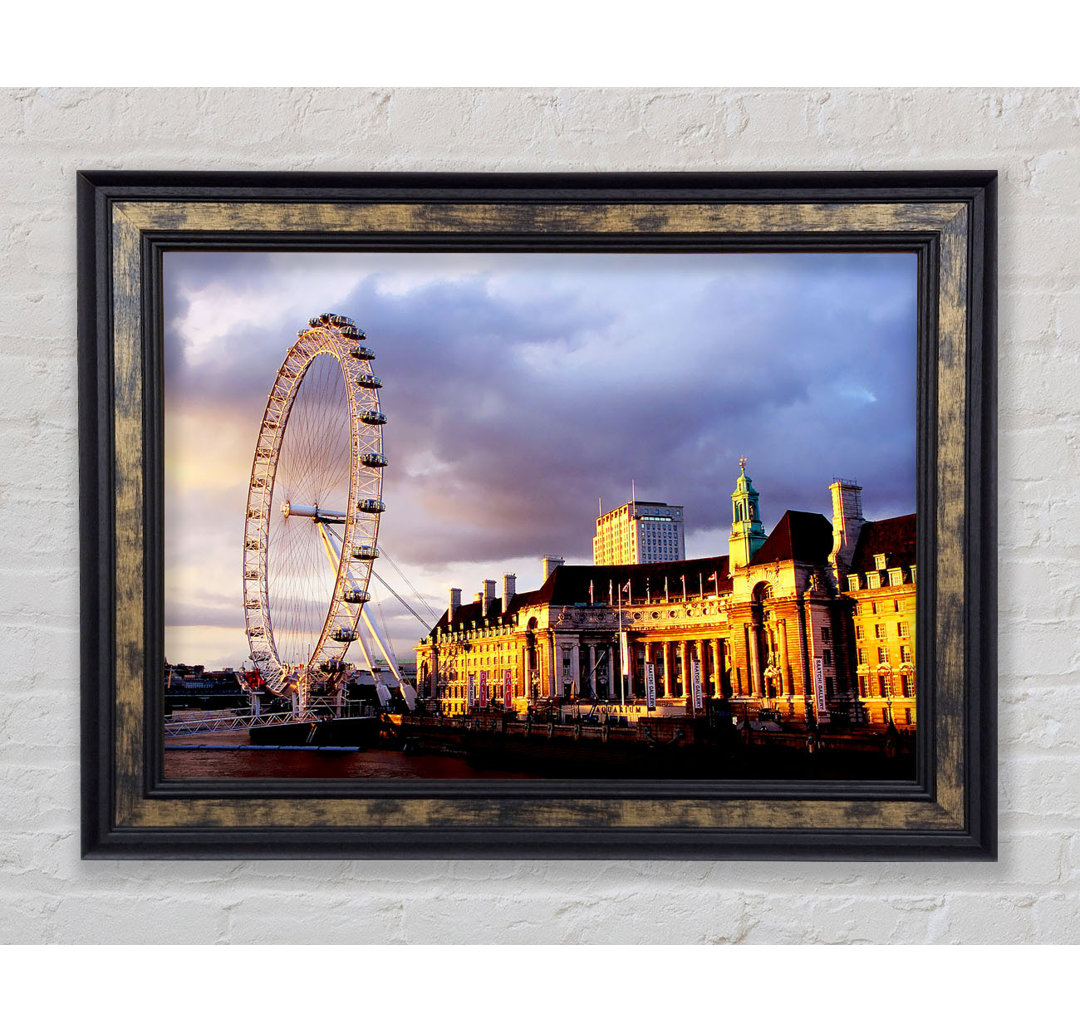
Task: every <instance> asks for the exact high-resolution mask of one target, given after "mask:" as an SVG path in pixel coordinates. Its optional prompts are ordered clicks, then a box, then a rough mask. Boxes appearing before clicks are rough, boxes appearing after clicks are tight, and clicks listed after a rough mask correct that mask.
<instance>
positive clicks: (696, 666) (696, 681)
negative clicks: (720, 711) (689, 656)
mask: <svg viewBox="0 0 1080 1033" xmlns="http://www.w3.org/2000/svg"><path fill="white" fill-rule="evenodd" d="M690 681H691V684H692V685H693V687H694V709H695V710H701V708H702V707H703V706H704V703H702V701H701V661H700V660H691V661H690Z"/></svg>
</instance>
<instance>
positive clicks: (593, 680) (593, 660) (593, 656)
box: [589, 642, 596, 698]
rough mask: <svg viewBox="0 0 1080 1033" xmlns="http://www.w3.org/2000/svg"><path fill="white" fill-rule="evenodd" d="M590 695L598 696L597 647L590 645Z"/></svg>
mask: <svg viewBox="0 0 1080 1033" xmlns="http://www.w3.org/2000/svg"><path fill="white" fill-rule="evenodd" d="M589 695H590V696H593V697H594V698H595V696H596V646H595V645H593V643H591V642H590V643H589Z"/></svg>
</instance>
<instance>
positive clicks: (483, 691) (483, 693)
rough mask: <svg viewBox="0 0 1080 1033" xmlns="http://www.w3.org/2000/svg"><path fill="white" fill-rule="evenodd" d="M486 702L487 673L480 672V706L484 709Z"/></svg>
mask: <svg viewBox="0 0 1080 1033" xmlns="http://www.w3.org/2000/svg"><path fill="white" fill-rule="evenodd" d="M487 703H488V700H487V671H481V672H480V706H482V707H486V706H487Z"/></svg>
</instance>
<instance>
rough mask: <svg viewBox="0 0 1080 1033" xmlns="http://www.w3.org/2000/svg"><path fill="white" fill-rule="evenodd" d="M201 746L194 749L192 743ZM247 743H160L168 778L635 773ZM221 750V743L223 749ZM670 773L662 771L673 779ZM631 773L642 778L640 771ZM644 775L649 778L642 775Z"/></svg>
mask: <svg viewBox="0 0 1080 1033" xmlns="http://www.w3.org/2000/svg"><path fill="white" fill-rule="evenodd" d="M200 745H201V746H204V747H207V748H205V749H193V748H192V747H195V746H200ZM248 746H250V742H249V739H248V735H247V732H246V731H243V730H239V731H231V732H220V733H216V734H212V735H193V736H185V737H178V738H169V739H166V740H165V763H164V768H165V771H164V774H165V777H166V778H167V779H200V778H211V779H230V778H296V779H304V778H320V779H338V778H341V779H345V778H385V779H438V780H444V779H445V780H454V779H476V778H484V779H532V780H536V779H542V778H544V777H549V778H550V777H559V776H560V775H562V776H563V777H567V776H568V777H584V778H589V777H593V778H596V777H604V778H613V779H619V778H621V777H629V778H633V777H634V774H635V773H634V772H633V771H626V770H611V771H606V770H605V771H603V772H598V771H597V770H595V769H594V770H592V771H590V772H572V771H562V772H559V771H555V770H551V769H549V768H548V767H547V766H545V767H543V768H539V769H538V768H537V766H536V765H535V764H534V765H533V766H532V769H531V770H529V769H528V767H526V769H525V770H508V769H506V768H498V767H493V766H490V765H485V766H480V765H473V764H471V763H470V762H469V761H468V760H467V759H466V758H465V757H462V756H454V755H446V754H440V753H419V754H417V753H411V754H407V753H404V752H403V751H402V750H401V748H400V747H397V748H392V749H379V748H368V749H353V748H346V749H325V748H323V749H295V748H293V749H287V748H281V749H276V748H270V749H267V748H260V749H250V748H248V749H245V748H244V747H248ZM222 747H228V748H224V749H223V748H222ZM672 774H673V773H669V774H667V775H666V776H665V775H663V774H660V775H659V776H658V777H672ZM914 775H915V771H914V757H913V756H911V755H908V756H906V757H899V758H896V759H894V760H892V761H889V760H887V759H886V758H885V757H884V756H877V755H868V754H865V753H845V752H839V751H829V752H827V753H818V754H815V755H814V756H809V755H808V754H806V753H805V752H804V751H797V750H783V751H773V750H767V749H756V750H753V751H749V752H747V753H744V754H740V755H737V756H732V757H730V758H729V759H727V760H726V761H724V762H722V763H719V764H718V766H717V767H716V769H715V770H714V771H713V772H710V775H709V776H708V777H715V778H716V779H718V780H723V779H726V778H744V779H745V778H749V779H762V780H769V779H811V780H815V781H817V780H821V781H828V780H830V779H856V780H863V779H865V780H869V781H877V780H880V779H890V780H891V779H896V780H900V781H907V780H910V779H913V778H914ZM637 777H639V778H640V777H642V774H641V773H639V774H638V776H637ZM645 777H649V776H645Z"/></svg>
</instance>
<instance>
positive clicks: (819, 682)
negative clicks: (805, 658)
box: [814, 657, 829, 717]
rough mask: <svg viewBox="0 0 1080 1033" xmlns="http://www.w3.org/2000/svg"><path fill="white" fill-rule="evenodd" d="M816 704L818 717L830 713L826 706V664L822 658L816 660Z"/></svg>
mask: <svg viewBox="0 0 1080 1033" xmlns="http://www.w3.org/2000/svg"><path fill="white" fill-rule="evenodd" d="M814 703H815V705H816V706H817V716H818V717H821V716H822V715H823V714H827V713H828V712H829V711H828V708H827V707H826V706H825V664H824V662H823V661H822V659H821V657H815V658H814Z"/></svg>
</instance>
